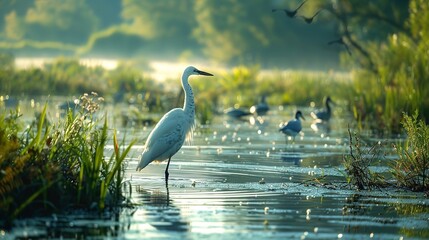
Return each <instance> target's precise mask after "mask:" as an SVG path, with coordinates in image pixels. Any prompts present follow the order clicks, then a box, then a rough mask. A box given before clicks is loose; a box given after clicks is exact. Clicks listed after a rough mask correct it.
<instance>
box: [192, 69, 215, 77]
mask: <svg viewBox="0 0 429 240" xmlns="http://www.w3.org/2000/svg"><path fill="white" fill-rule="evenodd" d="M195 71H196V72H197V73H198V74H200V75H204V76H213V74H211V73H208V72H204V71H201V70H195Z"/></svg>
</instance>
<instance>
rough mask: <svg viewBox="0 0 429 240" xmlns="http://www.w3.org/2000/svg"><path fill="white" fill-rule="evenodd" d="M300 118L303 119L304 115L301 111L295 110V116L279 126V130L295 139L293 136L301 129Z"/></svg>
mask: <svg viewBox="0 0 429 240" xmlns="http://www.w3.org/2000/svg"><path fill="white" fill-rule="evenodd" d="M300 118H302V119H304V120H305V118H304V116H303V115H302V112H301V111H296V113H295V118H294V119H292V120H290V121H288V122H287V123H285V124H284V125H283V126H282V127H280V129H279V131H280V132H282V133H284V134H286V135H289V136H291V137H293V138H294V139H295V136H296V135H297V134H298V133H299V132H301V130H302V124H301V119H300Z"/></svg>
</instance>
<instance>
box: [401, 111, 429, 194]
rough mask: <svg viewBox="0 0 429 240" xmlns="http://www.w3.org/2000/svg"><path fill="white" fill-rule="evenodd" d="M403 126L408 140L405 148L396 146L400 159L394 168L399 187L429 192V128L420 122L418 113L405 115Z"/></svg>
mask: <svg viewBox="0 0 429 240" xmlns="http://www.w3.org/2000/svg"><path fill="white" fill-rule="evenodd" d="M402 126H403V127H404V128H405V130H406V132H407V135H408V139H407V141H406V142H405V144H404V145H403V146H396V149H397V152H398V155H399V159H398V160H397V161H396V162H395V166H394V167H393V175H394V176H395V178H396V180H397V183H398V185H400V186H403V187H407V188H410V189H412V190H415V191H428V190H429V126H427V125H426V124H425V123H424V121H422V120H418V114H417V112H416V113H415V114H414V115H413V116H412V117H410V116H408V115H406V114H404V118H403V121H402Z"/></svg>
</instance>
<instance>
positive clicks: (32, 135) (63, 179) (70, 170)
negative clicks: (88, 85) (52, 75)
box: [0, 93, 134, 224]
mask: <svg viewBox="0 0 429 240" xmlns="http://www.w3.org/2000/svg"><path fill="white" fill-rule="evenodd" d="M102 100H103V99H102V98H99V97H98V96H97V94H95V93H92V94H91V95H88V94H85V95H83V96H82V97H81V98H80V106H81V110H80V111H79V112H78V113H76V114H73V111H71V110H70V111H69V112H68V114H67V116H66V117H65V119H64V121H60V122H59V123H58V124H54V125H45V124H44V121H45V116H46V105H45V108H44V109H43V111H42V112H41V114H40V117H39V120H38V124H37V125H36V127H34V128H33V127H29V128H28V129H26V130H25V131H24V132H23V133H22V135H21V136H19V135H18V130H17V129H18V128H17V127H16V126H17V122H18V120H19V118H18V117H16V114H15V115H12V116H15V117H12V118H9V119H11V120H10V121H1V123H0V146H1V148H0V149H1V151H0V170H1V173H0V185H1V186H0V203H1V204H0V219H5V222H4V223H3V224H8V223H10V222H11V221H12V220H13V219H15V218H16V217H19V216H24V215H34V214H43V213H49V212H53V211H54V212H56V211H62V210H65V209H70V208H71V207H72V208H75V207H79V208H85V209H98V210H100V211H101V210H103V209H105V208H106V206H111V207H114V206H117V205H119V204H121V203H122V201H123V200H124V196H123V194H122V184H123V174H124V173H123V171H124V164H125V157H126V155H127V154H128V153H129V151H130V149H131V146H132V145H133V143H134V142H131V143H130V144H129V145H128V146H127V147H125V146H124V147H120V144H119V142H118V139H117V136H116V133H115V132H113V136H112V137H110V136H109V135H108V133H109V131H108V129H109V128H108V124H107V118H106V116H104V117H103V118H104V121H103V124H102V125H101V127H100V126H99V124H98V122H99V119H98V118H96V117H95V113H96V112H97V111H98V109H99V104H100V102H101V101H102ZM0 116H1V117H0V118H2V119H4V118H5V117H4V114H3V115H0ZM2 119H0V120H2ZM110 139H112V141H113V146H114V151H113V153H112V155H111V157H110V158H106V157H105V156H104V153H105V148H106V145H107V142H108V141H110ZM121 145H122V144H121Z"/></svg>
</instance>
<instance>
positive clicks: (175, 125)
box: [136, 66, 213, 182]
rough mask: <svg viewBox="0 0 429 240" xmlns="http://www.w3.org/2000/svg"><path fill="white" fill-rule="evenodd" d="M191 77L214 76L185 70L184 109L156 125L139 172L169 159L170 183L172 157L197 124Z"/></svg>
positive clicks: (163, 118)
mask: <svg viewBox="0 0 429 240" xmlns="http://www.w3.org/2000/svg"><path fill="white" fill-rule="evenodd" d="M191 75H203V76H213V74H211V73H207V72H204V71H200V70H198V69H196V68H195V67H192V66H189V67H187V68H186V69H185V71H184V72H183V75H182V88H183V90H184V91H185V102H184V104H183V108H174V109H172V110H170V111H169V112H168V113H166V114H165V115H164V116H163V117H162V118H161V120H160V121H159V122H158V124H156V126H155V128H154V129H153V130H152V132H151V133H150V134H149V137H148V138H147V140H146V144H145V145H144V149H143V153H142V156H141V160H140V162H139V164H138V165H137V169H136V170H137V171H140V170H142V169H143V168H145V167H146V166H147V165H148V164H149V163H151V162H153V161H164V160H167V159H168V163H167V167H166V168H165V181H166V182H167V181H168V175H169V173H168V167H169V166H170V161H171V157H172V156H173V155H174V154H176V153H177V152H178V151H179V149H180V148H181V147H182V145H183V143H184V142H185V139H186V138H187V137H189V136H190V135H191V134H192V128H193V126H194V123H195V103H194V94H193V92H192V88H191V85H189V82H188V78H189V76H191Z"/></svg>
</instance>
